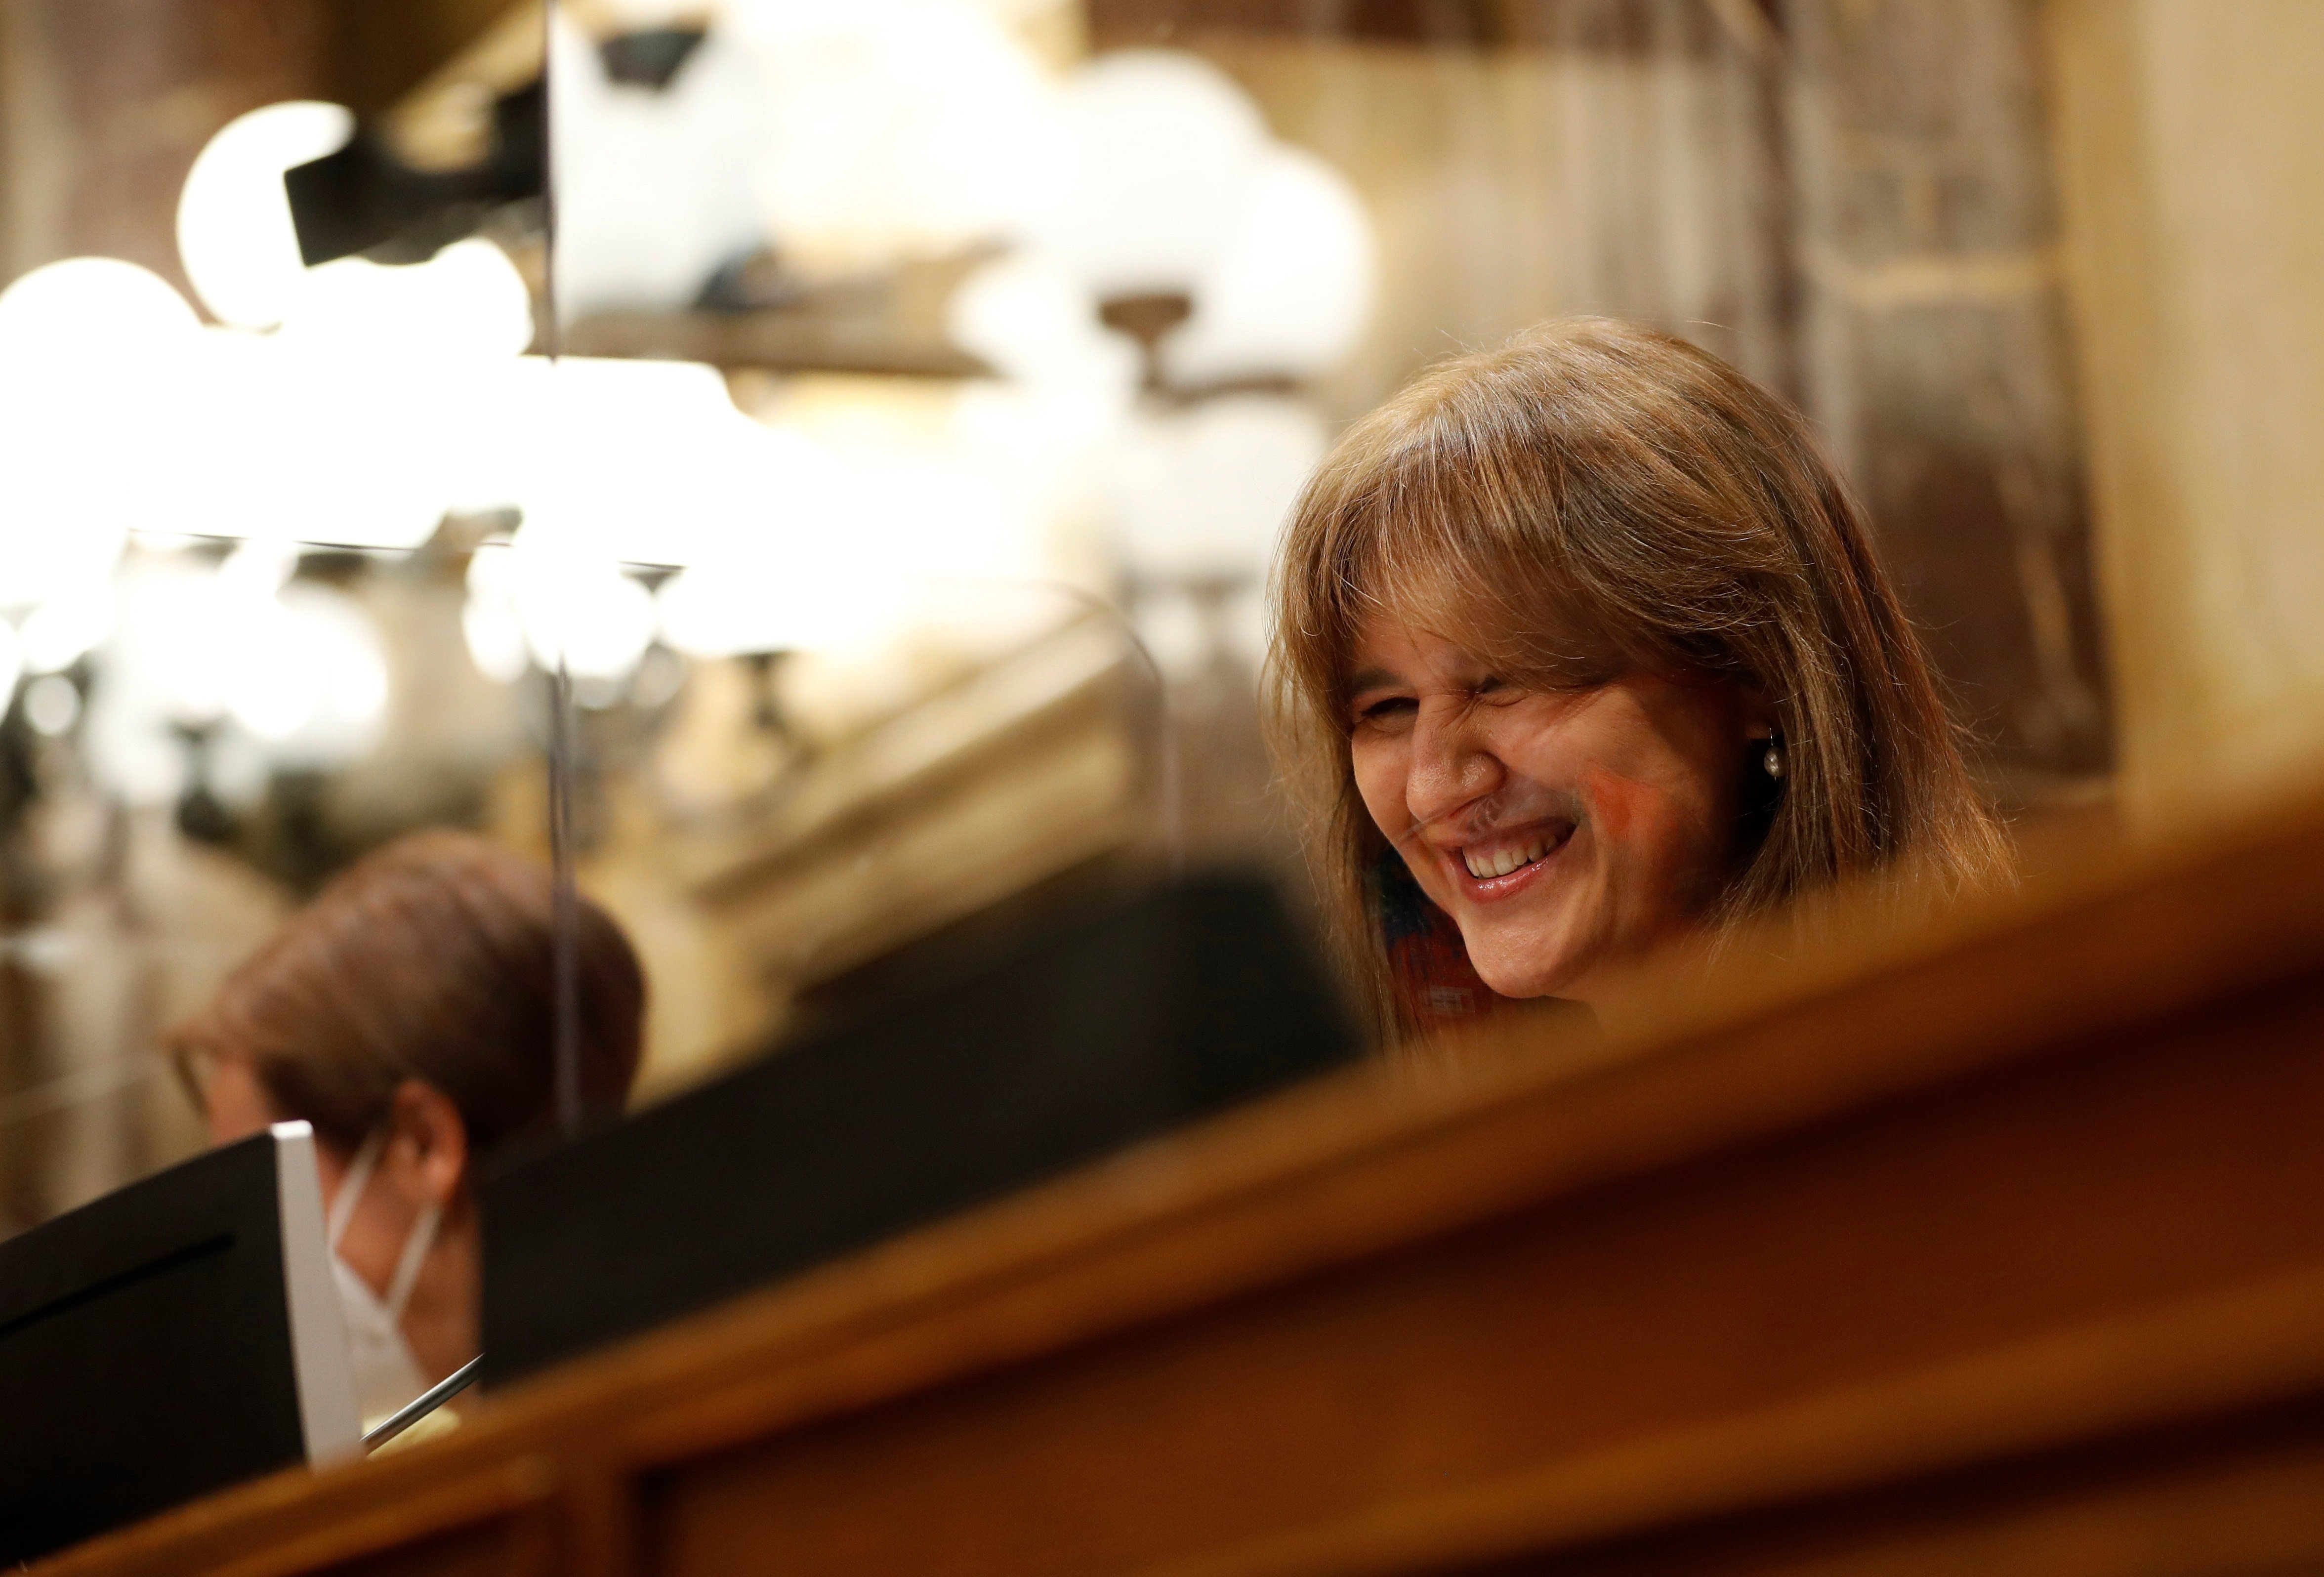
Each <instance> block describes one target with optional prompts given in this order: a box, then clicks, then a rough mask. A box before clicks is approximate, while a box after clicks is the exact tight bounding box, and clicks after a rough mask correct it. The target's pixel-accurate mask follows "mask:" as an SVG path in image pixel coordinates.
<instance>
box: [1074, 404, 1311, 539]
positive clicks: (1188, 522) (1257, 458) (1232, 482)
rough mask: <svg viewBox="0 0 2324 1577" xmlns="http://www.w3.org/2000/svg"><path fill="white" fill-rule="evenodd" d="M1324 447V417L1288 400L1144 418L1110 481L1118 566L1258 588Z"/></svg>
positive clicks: (1123, 449)
mask: <svg viewBox="0 0 2324 1577" xmlns="http://www.w3.org/2000/svg"><path fill="white" fill-rule="evenodd" d="M1327 444H1328V439H1327V437H1326V435H1325V433H1324V430H1323V420H1322V418H1320V417H1318V416H1317V415H1316V414H1315V412H1314V409H1313V408H1312V407H1310V406H1309V405H1307V404H1306V403H1305V401H1300V400H1297V399H1294V398H1292V397H1289V396H1286V395H1273V394H1232V395H1224V396H1222V397H1220V398H1218V399H1214V400H1206V401H1203V402H1201V403H1200V404H1197V405H1194V406H1193V407H1191V408H1189V409H1187V410H1182V411H1172V412H1168V413H1166V414H1159V415H1149V416H1146V417H1142V418H1140V419H1139V420H1138V422H1137V423H1136V424H1135V425H1134V426H1133V428H1132V429H1130V434H1129V436H1128V438H1127V441H1125V442H1124V444H1123V445H1122V447H1121V451H1120V457H1119V461H1118V466H1117V470H1116V474H1115V477H1114V480H1115V484H1116V490H1115V521H1116V524H1117V529H1118V530H1119V534H1120V545H1121V550H1122V555H1123V557H1124V558H1125V559H1126V560H1127V561H1128V562H1129V563H1130V566H1131V567H1132V568H1133V569H1134V570H1136V571H1138V572H1139V573H1140V574H1142V575H1145V576H1151V577H1153V578H1155V579H1158V580H1175V581H1203V580H1223V581H1231V582H1242V581H1250V580H1256V579H1258V578H1259V577H1260V576H1263V575H1264V574H1265V572H1266V567H1267V563H1268V558H1269V557H1270V555H1271V554H1272V552H1273V550H1274V547H1275V539H1276V536H1277V532H1278V531H1280V530H1281V529H1282V525H1283V521H1284V519H1285V517H1286V515H1287V514H1288V513H1289V512H1290V508H1291V504H1292V501H1293V500H1294V499H1296V497H1297V496H1298V494H1299V489H1300V488H1301V486H1302V485H1304V484H1305V482H1306V480H1307V476H1308V474H1309V473H1310V472H1312V471H1313V470H1314V468H1315V466H1316V463H1317V462H1318V461H1320V460H1321V459H1322V458H1323V452H1324V449H1325V447H1327Z"/></svg>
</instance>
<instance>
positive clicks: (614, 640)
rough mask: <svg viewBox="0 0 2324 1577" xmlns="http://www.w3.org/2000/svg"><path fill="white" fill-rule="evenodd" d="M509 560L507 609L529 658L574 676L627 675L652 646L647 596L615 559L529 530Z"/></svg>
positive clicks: (520, 537) (608, 677)
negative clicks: (522, 636) (529, 654)
mask: <svg viewBox="0 0 2324 1577" xmlns="http://www.w3.org/2000/svg"><path fill="white" fill-rule="evenodd" d="M507 557H508V560H509V562H508V564H507V566H506V569H505V573H506V575H507V577H508V585H509V590H510V593H511V595H510V597H509V605H510V606H511V607H512V609H513V611H514V613H515V614H516V617H517V622H518V624H519V626H520V628H521V629H522V631H523V632H524V641H525V645H526V647H527V648H528V649H529V650H530V651H531V653H532V659H533V661H535V662H536V663H538V664H539V665H540V667H541V668H542V669H544V670H546V671H548V672H550V673H554V672H556V671H557V670H558V669H559V668H562V669H564V670H565V671H566V672H567V674H569V675H571V676H572V677H573V678H576V679H603V680H609V681H618V680H622V679H626V678H629V676H630V673H631V670H632V669H635V668H636V667H637V665H638V659H640V658H641V657H643V656H644V655H645V651H646V648H647V647H649V646H650V645H652V644H653V638H654V603H653V594H652V593H650V592H649V591H647V590H646V588H645V587H644V586H641V585H639V584H638V582H636V581H635V580H633V579H632V578H631V577H630V576H627V575H624V574H623V573H622V568H621V566H620V565H619V564H617V563H615V562H614V561H613V559H611V558H606V557H604V556H602V555H600V554H596V553H592V552H589V551H587V550H586V549H582V548H580V547H579V546H578V545H576V544H571V543H568V542H565V541H560V540H558V539H555V538H551V537H546V536H543V535H541V534H539V533H537V532H530V529H529V528H528V529H527V530H519V531H518V533H517V539H516V541H515V543H514V545H513V546H512V547H511V548H510V549H508V555H507ZM471 650H473V648H472V649H471Z"/></svg>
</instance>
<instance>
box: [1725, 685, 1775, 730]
mask: <svg viewBox="0 0 2324 1577" xmlns="http://www.w3.org/2000/svg"><path fill="white" fill-rule="evenodd" d="M1735 689H1736V696H1737V700H1736V706H1735V716H1736V720H1737V721H1738V722H1739V723H1740V724H1742V725H1743V737H1744V738H1745V739H1747V740H1756V739H1773V738H1775V736H1776V735H1777V734H1778V733H1782V732H1783V724H1782V722H1781V720H1780V719H1778V718H1777V716H1776V715H1775V702H1774V700H1773V699H1771V698H1770V697H1769V696H1768V695H1767V693H1766V691H1765V690H1762V689H1761V688H1759V687H1757V685H1739V684H1738V686H1736V687H1735Z"/></svg>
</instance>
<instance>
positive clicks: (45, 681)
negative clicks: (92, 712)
mask: <svg viewBox="0 0 2324 1577" xmlns="http://www.w3.org/2000/svg"><path fill="white" fill-rule="evenodd" d="M24 721H25V722H27V723H29V724H32V732H33V733H37V734H40V735H41V736H42V738H44V739H54V738H56V737H57V736H58V735H60V734H62V733H69V732H70V731H71V729H72V725H73V724H76V723H78V722H79V721H80V689H79V687H78V686H76V685H75V684H74V683H73V682H72V681H71V680H70V679H69V678H65V677H64V675H62V674H42V676H41V677H40V678H36V679H34V680H33V681H32V683H31V684H29V685H26V686H25V687H24Z"/></svg>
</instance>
